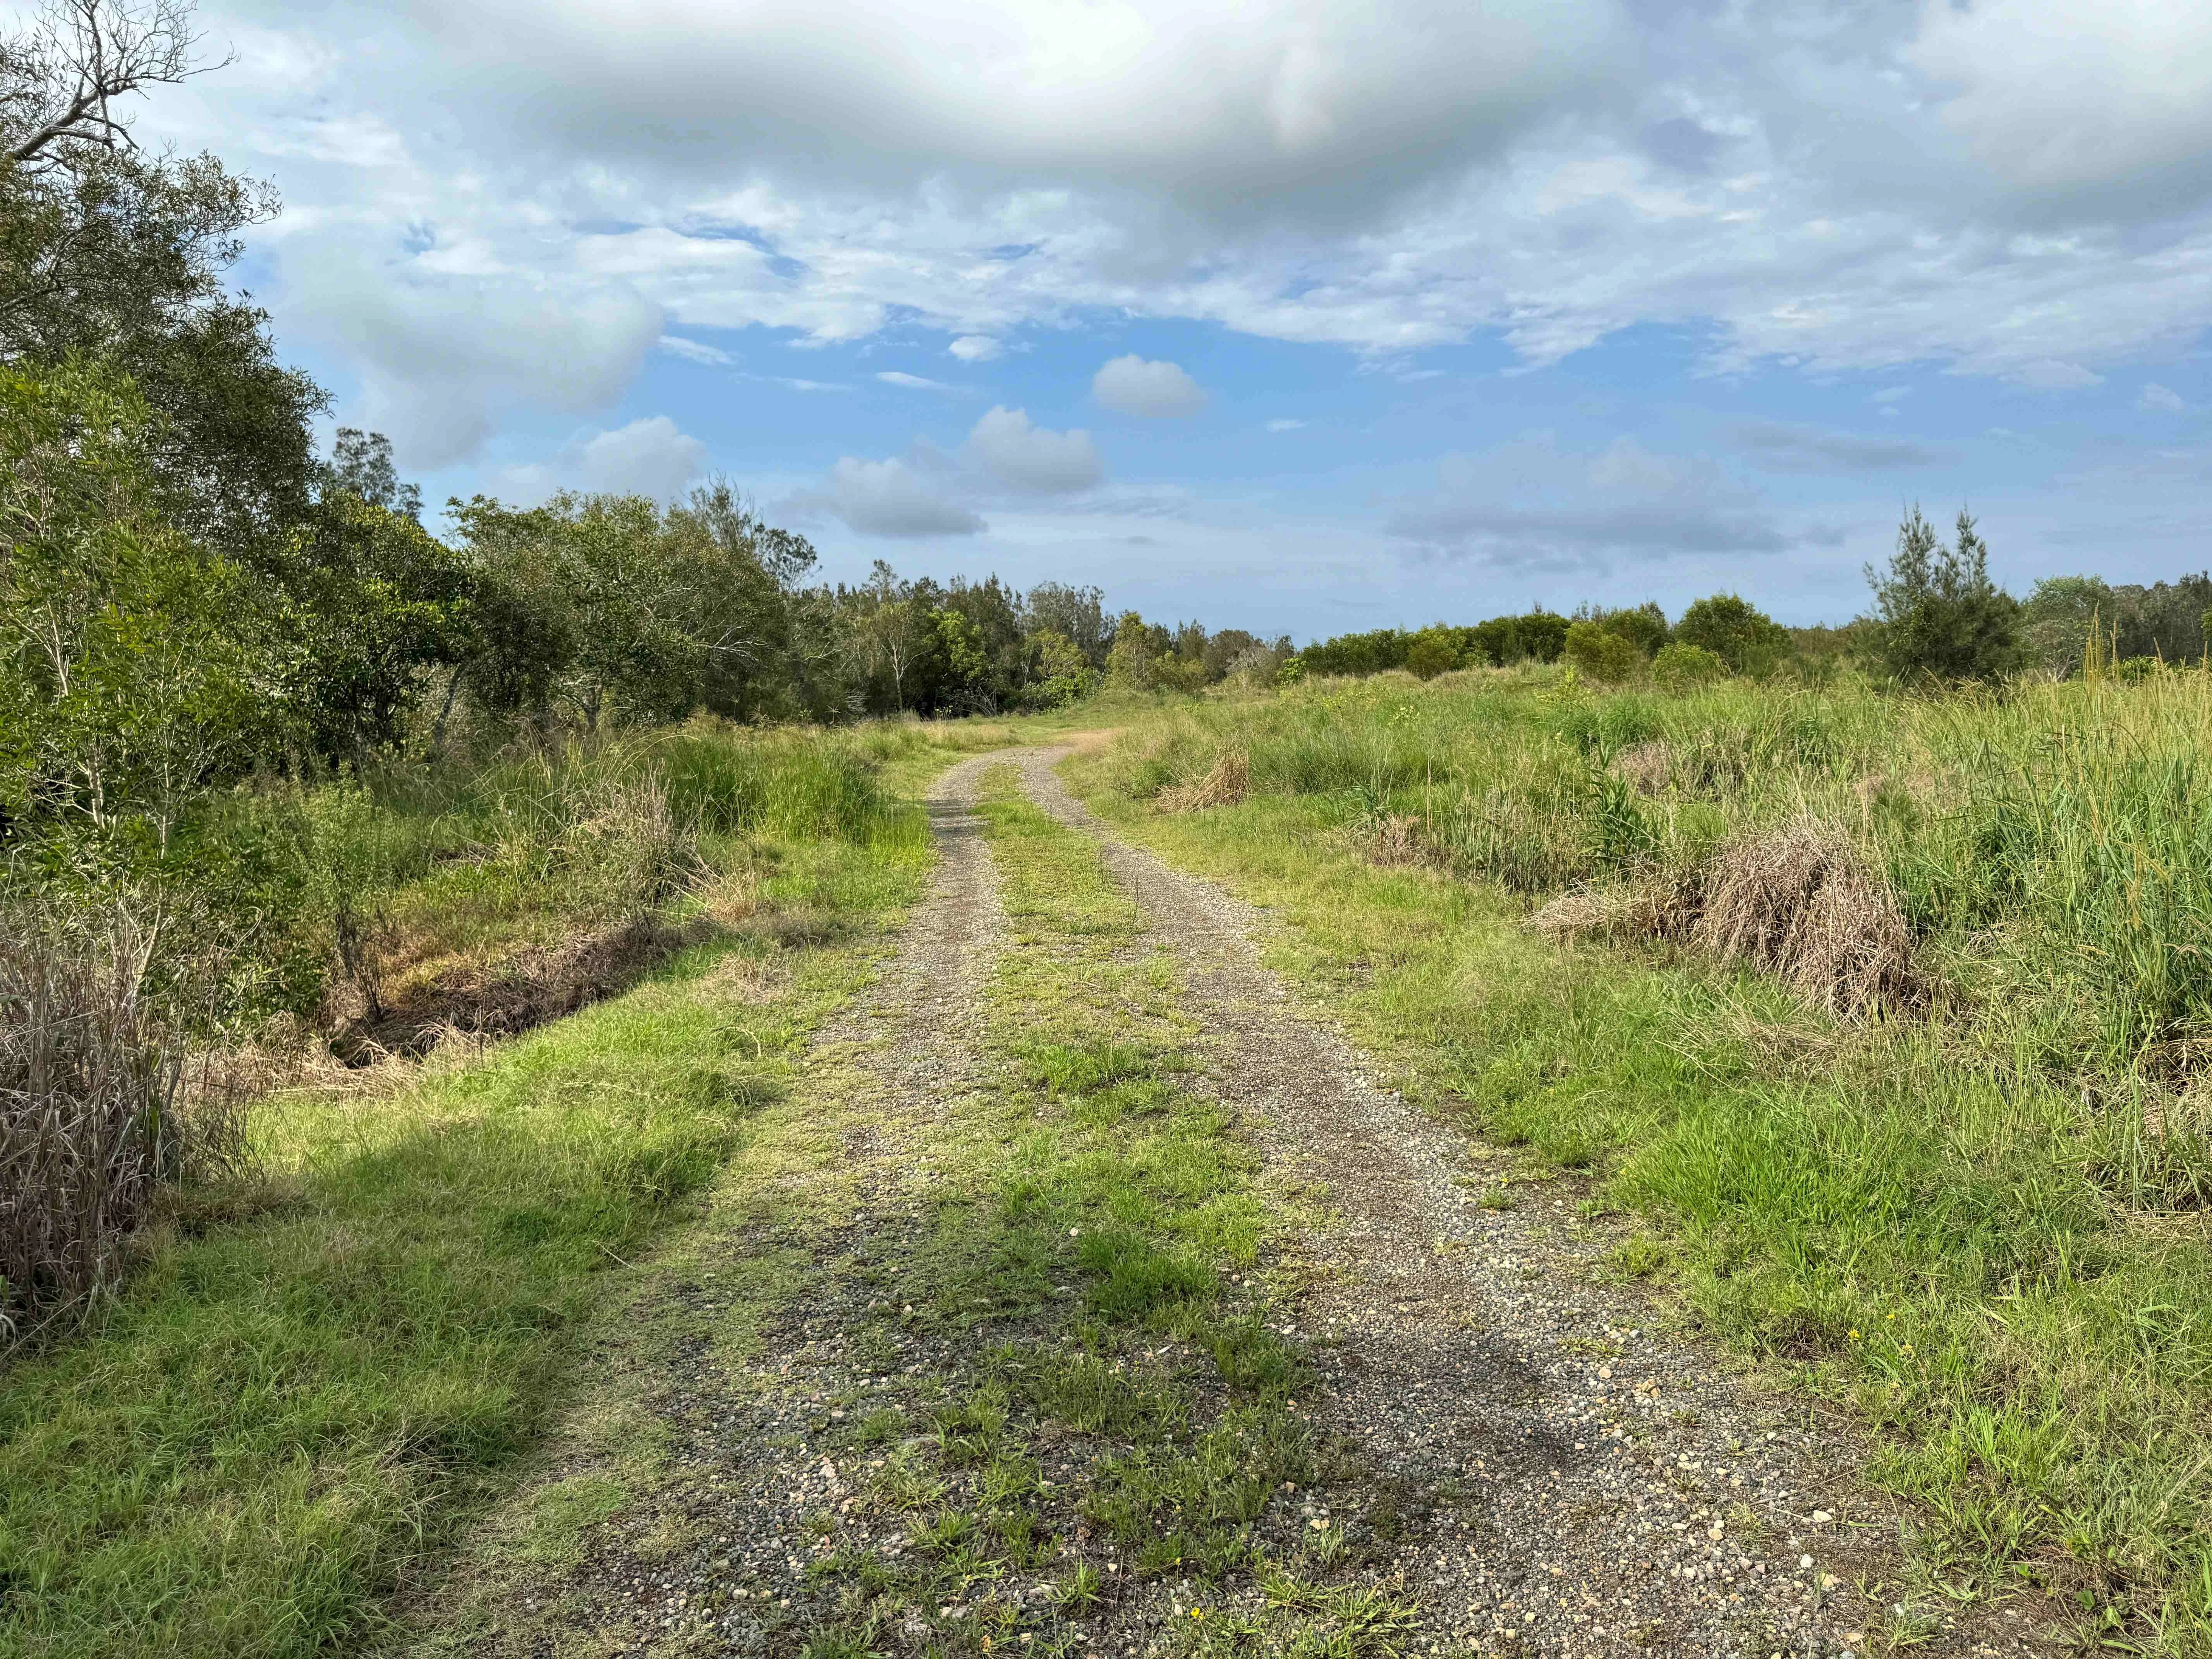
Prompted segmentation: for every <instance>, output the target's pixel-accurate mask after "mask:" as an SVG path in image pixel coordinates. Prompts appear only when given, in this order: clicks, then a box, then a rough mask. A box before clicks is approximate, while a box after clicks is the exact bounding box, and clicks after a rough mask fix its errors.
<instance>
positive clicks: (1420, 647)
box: [1406, 628, 1460, 680]
mask: <svg viewBox="0 0 2212 1659" xmlns="http://www.w3.org/2000/svg"><path fill="white" fill-rule="evenodd" d="M1459 665H1460V658H1459V652H1458V651H1457V649H1456V648H1455V647H1454V646H1453V644H1452V641H1451V639H1450V636H1449V632H1448V630H1446V629H1442V628H1425V629H1422V630H1421V631H1420V632H1419V633H1418V634H1416V635H1413V643H1412V644H1411V645H1409V646H1407V647H1406V671H1407V673H1409V674H1413V675H1414V676H1415V677H1417V678H1420V679H1425V680H1432V679H1434V678H1436V677H1437V675H1439V674H1449V672H1450V671H1452V670H1453V669H1455V668H1457V667H1458V666H1459Z"/></svg>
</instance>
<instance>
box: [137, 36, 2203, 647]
mask: <svg viewBox="0 0 2212 1659" xmlns="http://www.w3.org/2000/svg"><path fill="white" fill-rule="evenodd" d="M200 23H201V26H202V27H203V28H204V30H205V33H206V36H207V41H206V46H207V50H208V51H209V52H210V53H211V54H213V55H215V56H217V57H220V56H223V55H226V54H227V55H230V56H231V57H232V58H233V61H231V62H230V63H229V64H228V66H227V67H224V68H222V69H221V70H219V71H217V72H214V73H210V74H208V75H205V76H202V77H200V78H198V79H197V80H195V81H193V82H190V83H188V85H187V86H185V88H181V89H178V90H174V91H164V92H161V93H160V94H157V95H156V96H155V99H154V100H153V101H152V102H151V103H150V104H149V106H148V107H147V109H146V111H145V113H144V115H143V119H142V124H141V126H140V129H139V131H140V137H141V138H142V140H152V141H155V142H160V143H173V144H175V145H177V146H179V148H181V149H201V148H207V149H214V150H216V152H217V153H218V154H220V155H222V157H223V158H224V159H225V160H226V161H228V163H229V164H231V165H232V166H233V167H234V168H236V169H238V170H240V171H243V172H246V173H252V174H255V175H257V176H259V177H262V178H265V179H270V180H271V181H273V182H274V183H275V184H276V186H277V187H278V189H279V190H280V191H281V192H282V194H283V198H284V202H285V211H284V212H283V215H282V216H281V217H279V218H278V219H276V221H274V222H271V223H270V224H268V225H265V226H263V227H259V228H257V229H256V230H255V231H254V232H253V234H252V236H251V238H250V240H249V245H248V248H247V252H246V258H245V259H244V260H243V261H242V262H241V264H240V267H239V269H238V271H237V273H236V275H237V278H238V281H239V283H240V284H241V285H242V286H243V287H244V288H246V289H248V290H250V291H251V292H252V294H253V295H254V296H255V298H256V299H257V301H258V302H259V303H261V304H263V305H264V306H265V307H267V309H268V311H269V313H270V317H271V319H272V322H273V325H274V327H275V329H276V337H277V340H278V343H279V347H280V349H281V351H282V352H283V355H284V356H285V357H286V358H287V359H288V360H289V361H291V362H295V363H297V364H299V365H300V366H301V367H303V368H307V369H308V370H309V371H310V372H311V373H313V374H314V375H315V376H316V377H317V378H318V379H319V380H320V381H321V382H322V383H323V384H324V385H325V386H327V387H328V388H329V389H330V391H331V393H332V397H333V407H332V411H331V424H336V423H338V422H343V423H345V424H348V425H355V426H362V427H367V428H372V429H375V430H380V431H382V432H384V433H386V434H387V435H389V436H390V437H391V439H392V442H393V444H394V446H395V448H396V450H397V453H398V459H399V460H400V462H401V463H402V466H403V470H404V471H406V472H407V473H408V474H410V476H412V477H416V478H418V479H420V480H421V482H422V484H423V486H424V490H425V494H426V495H427V496H428V497H429V498H430V499H432V500H433V501H443V500H445V499H446V498H447V496H449V495H462V496H466V495H471V494H474V493H477V492H484V493H489V494H492V495H499V496H501V497H502V498H504V499H508V500H513V501H535V500H538V499H542V498H543V497H544V495H547V494H548V493H550V491H551V490H553V489H556V488H560V487H564V486H565V487H570V488H578V489H623V490H637V491H642V492H645V493H647V494H651V495H657V496H663V497H668V496H672V495H676V494H678V493H680V492H681V491H683V490H684V489H687V488H689V487H690V485H692V484H694V483H697V482H698V481H700V480H702V479H703V478H705V477H708V476H709V475H710V474H713V473H715V472H720V473H724V474H726V475H727V476H728V477H730V478H731V480H732V482H734V483H736V484H738V486H739V487H740V488H742V489H744V490H745V491H746V492H747V493H748V494H750V495H751V496H752V498H753V499H754V500H755V501H757V504H758V505H759V507H760V508H761V509H762V510H763V512H764V513H766V514H767V515H768V516H769V518H770V519H772V520H775V521H778V522H781V523H786V524H789V525H791V526H793V527H794V528H796V529H799V530H800V531H802V532H804V533H805V535H806V536H807V537H808V538H810V539H811V541H812V542H813V543H814V544H815V545H816V546H817V549H819V550H820V551H821V554H822V558H823V573H824V574H826V575H827V576H829V578H831V579H833V580H854V579H858V578H860V577H862V576H864V575H865V574H866V571H867V570H868V568H869V567H870V564H871V563H872V561H874V560H876V559H878V558H881V559H885V560H888V561H889V562H891V563H892V564H893V565H894V566H895V567H896V568H898V569H900V570H901V571H902V572H903V573H906V574H922V573H928V574H934V575H937V576H939V577H949V576H951V575H953V574H966V575H968V576H971V577H978V578H980V577H981V576H983V575H985V574H991V573H994V572H995V573H996V574H999V575H1000V576H1002V577H1004V578H1006V579H1007V580H1010V581H1012V582H1014V583H1016V584H1017V585H1019V586H1029V585H1030V584H1032V583H1034V582H1036V581H1040V580H1060V581H1069V582H1076V583H1085V584H1089V583H1096V584H1097V585H1098V586H1102V587H1103V588H1104V589H1106V590H1107V592H1108V597H1109V602H1110V603H1112V604H1114V605H1115V606H1116V607H1117V608H1121V607H1128V606H1133V607H1135V608H1137V609H1139V610H1140V611H1144V612H1145V613H1146V615H1147V616H1148V617H1156V618H1160V619H1166V620H1180V619H1182V618H1184V617H1194V618H1196V619H1199V620H1200V621H1202V622H1204V623H1206V624H1207V625H1208V626H1209V627H1213V628H1219V627H1224V626H1243V627H1247V628H1250V629H1254V630H1255V631H1259V632H1264V633H1268V634H1273V633H1277V632H1287V633H1290V634H1291V635H1295V636H1296V637H1297V639H1299V640H1300V641H1305V640H1308V639H1310V638H1315V637H1322V636H1326V635H1331V634H1334V633H1338V632H1341V631H1346V630H1348V629H1367V628H1376V627H1383V626H1389V625H1401V626H1419V625H1420V624H1422V623H1428V622H1431V621H1436V620H1449V621H1468V620H1474V619H1477V618H1480V617H1486V616H1490V615H1494V614H1498V613H1500V612H1503V611H1517V610H1522V609H1525V608H1527V607H1528V606H1530V605H1535V604H1540V603H1541V604H1543V605H1547V606H1549V607H1550V608H1552V609H1554V610H1569V609H1571V608H1572V607H1574V606H1575V605H1577V604H1579V603H1582V602H1585V601H1588V602H1593V603H1596V604H1601V605H1633V604H1637V603H1640V602H1642V601H1644V600H1645V599H1656V600H1658V601H1659V602H1660V603H1661V604H1662V605H1665V606H1666V607H1667V609H1668V611H1669V612H1670V613H1673V612H1676V611H1679V610H1680V607H1681V605H1683V604H1684V603H1686V601H1688V600H1689V599H1693V598H1696V597H1697V596H1699V595H1700V594H1704V593H1708V592H1716V591H1720V590H1729V591H1735V592H1741V593H1743V594H1744V595H1745V596H1747V598H1750V599H1753V601H1754V602H1755V603H1757V604H1759V605H1762V606H1763V607H1765V609H1767V610H1768V611H1771V612H1772V613H1773V614H1775V615H1776V616H1778V617H1781V618H1783V619H1784V620H1785V621H1790V622H1794V623H1812V622H1820V621H1842V620H1844V619H1847V618H1848V617H1850V616H1852V615H1853V614H1855V613H1857V611H1859V610H1861V609H1863V606H1864V605H1865V602H1866V585H1865V579H1864V576H1863V568H1864V566H1865V565H1866V564H1867V562H1869V561H1870V560H1871V561H1880V560H1883V559H1885V558H1886V557H1887V554H1888V551H1889V549H1890V547H1891V545H1892V543H1893V538H1894V535H1895V531H1896V526H1897V522H1898V519H1899V513H1900V512H1901V511H1902V509H1903V508H1904V507H1905V506H1906V505H1908V504H1910V503H1913V502H1917V503H1920V504H1922V505H1923V506H1924V507H1926V509H1927V510H1928V511H1929V513H1930V515H1931V516H1935V517H1937V518H1938V519H1939V520H1948V519H1949V518H1950V517H1951V516H1953V515H1954V514H1955V513H1957V512H1958V511H1959V509H1960V507H1962V506H1964V507H1970V508H1971V509H1972V512H1973V513H1975V514H1976V515H1977V517H1978V520H1979V521H1980V524H1981V527H1982V531H1983V533H1984V536H1985V537H1986V538H1987V539H1988V541H1989V543H1990V548H1991V562H1992V567H1993V568H1994V569H1995V570H1996V574H1998V576H1999V578H2000V580H2002V581H2004V582H2005V583H2006V584H2007V585H2008V586H2011V587H2013V588H2014V589H2015V591H2016V592H2025V591H2026V589H2027V587H2028V586H2030V585H2031V584H2032V583H2033V581H2034V580H2036V579H2037V578H2039V577H2041V576H2045V575H2050V574H2072V573H2077V572H2083V571H2093V572H2097V573H2100V574H2104V575H2106V576H2107V577H2108V578H2110V579H2112V580H2146V581H2147V580H2157V579H2159V578H2161V577H2171V576H2173V575H2177V574H2181V573H2182V572H2184V571H2186V570H2195V569H2199V568H2203V567H2205V566H2206V565H2207V564H2208V563H2212V507H2208V502H2207V490H2206V485H2207V482H2208V476H2212V467H2209V466H2208V464H2209V463H2212V374H2208V350H2207V347H2208V340H2207V329H2208V325H2212V5H2206V4H2204V3H2202V0H1965V3H1961V0H1931V3H1925V4H1922V3H1911V0H1857V3H1850V4H1834V3H1824V0H1805V3H1795V0H1778V3H1770V4H1760V3H1754V0H1711V3H1703V0H906V3H902V4H896V5H887V4H884V3H882V0H722V3H707V0H624V3H622V4H619V5H610V4H606V3H604V0H471V3H469V4H467V5H465V6H457V5H454V4H452V3H451V0H379V3H374V4H369V3H346V0H282V3H277V0H228V3H224V4H222V5H219V6H218V5H213V4H208V5H204V6H203V9H202V10H201V13H200Z"/></svg>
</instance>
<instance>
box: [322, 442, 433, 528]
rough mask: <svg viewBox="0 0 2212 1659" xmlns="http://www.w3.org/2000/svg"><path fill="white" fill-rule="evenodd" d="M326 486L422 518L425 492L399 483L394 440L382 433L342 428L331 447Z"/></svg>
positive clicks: (412, 517) (409, 516)
mask: <svg viewBox="0 0 2212 1659" xmlns="http://www.w3.org/2000/svg"><path fill="white" fill-rule="evenodd" d="M323 487H324V489H326V490H328V489H343V490H347V491H349V492H350V493H352V494H353V495H357V496H359V497H360V498H361V499H362V501H367V502H368V504H369V505H370V506H371V507H384V508H386V510H388V511H390V512H393V513H398V514H399V515H400V516H401V517H403V518H408V519H413V520H416V522H418V523H419V522H420V521H421V520H422V490H421V489H419V488H418V487H417V486H416V485H414V484H411V483H401V482H400V478H399V469H398V467H397V466H395V465H392V440H391V439H389V438H387V437H386V436H385V435H383V434H382V433H381V432H363V431H362V429H361V428H358V427H351V426H342V427H340V428H338V431H337V441H335V442H334V443H333V444H332V445H331V459H330V465H328V466H327V467H326V468H325V470H324V473H323Z"/></svg>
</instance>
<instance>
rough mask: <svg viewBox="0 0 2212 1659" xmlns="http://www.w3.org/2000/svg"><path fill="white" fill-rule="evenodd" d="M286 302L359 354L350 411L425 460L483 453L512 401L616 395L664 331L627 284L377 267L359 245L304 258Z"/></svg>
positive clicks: (586, 402)
mask: <svg viewBox="0 0 2212 1659" xmlns="http://www.w3.org/2000/svg"><path fill="white" fill-rule="evenodd" d="M283 303H284V306H285V308H286V309H287V310H288V311H289V312H290V313H292V314H294V315H295V316H297V317H298V318H299V319H301V321H302V322H303V323H304V324H305V325H306V326H307V328H308V329H309V330H310V331H313V332H314V333H316V334H319V335H320V336H322V337H324V338H325V339H329V340H331V341H334V342H336V343H338V344H339V345H341V346H342V347H343V348H344V349H346V350H347V351H348V352H349V355H350V356H352V358H353V360H354V362H355V363H356V366H357V367H358V368H359V371H360V374H361V381H362V407H361V409H360V410H358V411H357V412H356V411H348V412H349V414H353V415H354V417H355V418H356V419H357V420H358V421H359V422H360V423H361V424H362V425H364V426H367V427H370V428H374V429H375V430H377V431H380V432H383V433H386V434H387V435H389V436H390V437H391V439H392V446H393V447H394V449H395V450H396V452H397V453H398V457H399V459H401V461H402V462H403V463H404V464H406V465H411V466H416V467H421V468H425V469H432V468H436V467H440V466H443V465H447V464H449V463H451V462H453V461H456V460H460V459H465V458H467V457H470V456H472V455H474V454H475V453H477V451H478V450H479V449H480V448H481V447H482V446H483V441H484V439H485V438H486V437H487V436H489V435H490V432H491V430H492V428H493V425H494V423H495V418H496V416H498V415H499V414H500V413H501V412H503V410H504V409H505V407H506V406H507V405H509V404H514V403H517V402H521V403H530V404H538V405H541V406H550V407H552V408H555V409H562V410H590V409H599V408H604V407H605V406H606V405H607V404H611V403H613V402H614V401H615V400H616V399H617V398H619V397H620V396H621V395H622V393H623V390H624V389H625V388H626V387H627V386H629V383H630V381H631V380H633V379H634V378H635V375H636V373H637V369H638V366H639V365H640V364H641V362H643V361H644V359H645V356H646V354H647V352H649V351H651V350H652V349H653V347H654V346H655V345H656V344H657V343H659V339H660V337H661V316H662V313H661V310H660V307H659V306H657V305H655V304H654V303H653V301H650V300H648V299H647V298H646V297H645V296H644V295H641V294H639V293H638V292H637V291H636V290H635V289H632V288H630V287H629V286H628V285H627V284H625V283H590V282H581V281H567V282H556V281H538V280H525V279H521V278H518V277H514V276H501V275H493V274H483V275H472V276H460V275H456V274H448V273H445V272H441V271H435V270H432V271H425V270H407V269H391V268H387V269H383V270H379V269H376V268H375V267H374V264H373V263H372V262H371V261H370V260H368V259H367V258H362V257H358V256H357V255H356V253H355V252H354V251H353V250H348V249H332V250H324V251H320V252H317V253H316V254H315V255H313V257H311V258H307V260H305V261H303V262H301V264H298V265H297V266H296V267H295V269H294V272H293V276H292V280H291V282H290V283H289V287H288V290H287V293H286V295H285V299H284V301H283ZM552 342H557V343H558V344H557V347H556V346H553V345H552V344H550V343H552Z"/></svg>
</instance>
